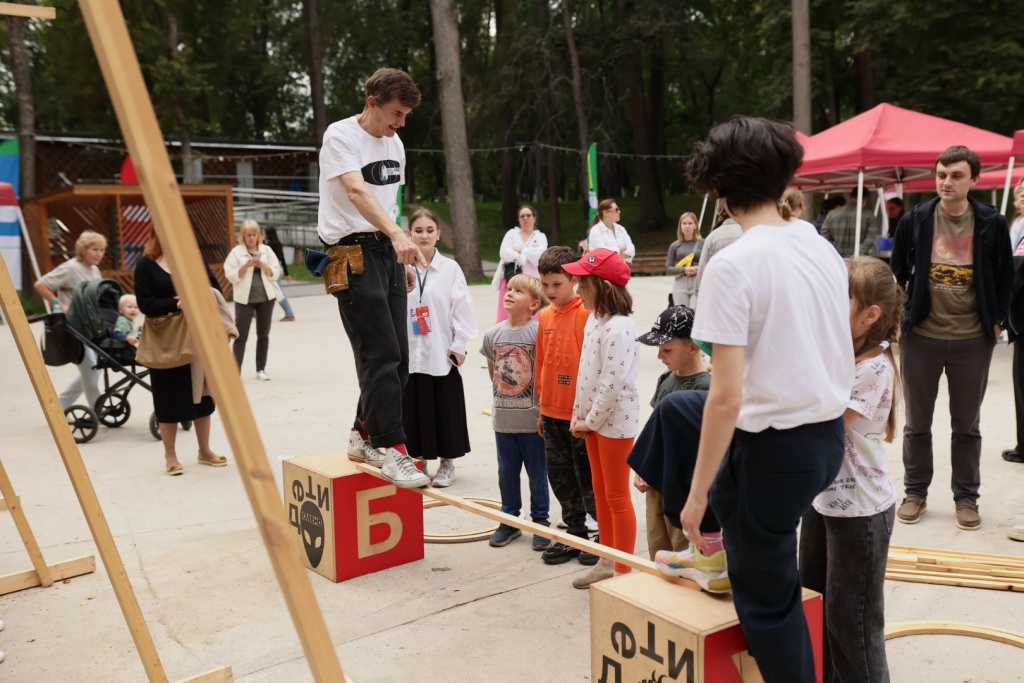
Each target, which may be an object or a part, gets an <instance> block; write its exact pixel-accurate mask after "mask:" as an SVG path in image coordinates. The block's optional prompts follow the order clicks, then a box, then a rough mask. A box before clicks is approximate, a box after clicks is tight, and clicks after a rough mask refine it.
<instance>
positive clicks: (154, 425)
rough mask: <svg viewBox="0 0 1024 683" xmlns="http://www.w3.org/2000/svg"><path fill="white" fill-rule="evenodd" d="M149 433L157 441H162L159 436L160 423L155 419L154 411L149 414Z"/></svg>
mask: <svg viewBox="0 0 1024 683" xmlns="http://www.w3.org/2000/svg"><path fill="white" fill-rule="evenodd" d="M149 433H150V434H152V435H153V438H154V439H156V440H157V441H163V438H162V437H161V436H160V423H159V422H157V421H156V413H155V412H154V413H153V414H152V415H150V416H149Z"/></svg>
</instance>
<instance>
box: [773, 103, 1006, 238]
mask: <svg viewBox="0 0 1024 683" xmlns="http://www.w3.org/2000/svg"><path fill="white" fill-rule="evenodd" d="M801 143H802V144H803V145H804V162H803V164H802V165H801V166H800V168H799V169H798V170H797V173H796V177H795V178H794V179H793V182H792V185H794V186H796V187H799V188H801V189H803V190H805V191H807V192H815V191H819V192H820V191H826V190H838V189H847V188H853V187H856V188H857V196H858V199H860V198H863V196H864V187H865V186H867V187H869V188H881V187H884V186H886V185H892V184H897V183H907V182H911V181H915V180H924V179H927V178H930V177H931V176H932V174H933V173H934V168H935V159H936V158H938V156H939V154H941V153H942V152H943V150H945V149H946V148H947V147H951V146H953V145H964V146H966V147H969V148H970V149H972V150H974V151H975V152H977V154H978V156H979V157H980V158H981V165H982V170H983V171H990V170H995V169H1002V168H1004V167H1005V166H1006V164H1007V158H1008V157H1009V156H1010V151H1011V149H1012V146H1013V140H1012V139H1011V138H1008V137H1006V136H1005V135H999V134H997V133H991V132H989V131H986V130H982V129H981V128H975V127H974V126H968V125H966V124H963V123H958V122H956V121H949V120H946V119H941V118H939V117H937V116H930V115H928V114H921V113H919V112H915V111H910V110H909V109H902V108H900V107H896V106H893V105H891V104H880V105H878V106H877V107H874V108H872V109H869V110H868V111H866V112H864V113H862V114H858V115H857V116H854V117H853V118H851V119H848V120H846V121H843V122H842V123H840V124H838V125H835V126H832V127H831V128H829V129H828V130H824V131H822V132H821V133H818V134H817V135H813V136H811V137H810V138H809V139H808V140H806V142H805V141H801ZM861 203H862V202H860V201H858V202H857V222H856V225H857V234H856V236H855V242H854V243H855V244H856V251H855V253H860V213H861Z"/></svg>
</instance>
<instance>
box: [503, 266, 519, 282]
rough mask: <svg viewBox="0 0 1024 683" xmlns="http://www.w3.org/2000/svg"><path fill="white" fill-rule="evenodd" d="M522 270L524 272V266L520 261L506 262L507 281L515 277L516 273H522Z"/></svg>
mask: <svg viewBox="0 0 1024 683" xmlns="http://www.w3.org/2000/svg"><path fill="white" fill-rule="evenodd" d="M521 272H523V268H522V266H520V265H519V264H518V263H516V262H514V261H513V262H512V263H506V264H505V282H508V281H509V280H511V279H512V278H514V277H515V276H516V275H519V273H521Z"/></svg>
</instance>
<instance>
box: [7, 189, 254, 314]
mask: <svg viewBox="0 0 1024 683" xmlns="http://www.w3.org/2000/svg"><path fill="white" fill-rule="evenodd" d="M181 193H182V198H183V199H184V200H185V209H186V211H187V212H188V216H189V220H190V221H191V223H192V230H193V231H194V232H195V235H196V241H198V242H199V250H200V252H201V253H202V255H203V260H204V261H205V262H206V263H207V264H208V265H209V266H210V269H211V270H212V271H213V273H214V274H215V275H216V276H217V279H218V280H219V281H220V284H221V287H222V288H223V289H224V295H225V296H230V294H231V286H230V283H228V282H227V280H226V279H225V278H224V259H226V258H227V255H228V252H229V251H231V249H232V247H234V245H235V231H234V208H233V200H232V195H231V188H230V187H226V186H215V185H200V186H183V187H182V188H181ZM25 215H26V219H27V220H28V222H29V229H30V231H31V232H32V234H33V238H32V241H33V246H34V248H35V250H36V254H37V257H38V258H39V265H40V268H41V269H42V270H43V272H49V271H50V270H51V269H52V268H53V267H55V266H56V265H58V264H60V263H62V262H63V261H66V260H67V259H69V258H74V256H75V241H76V240H77V239H78V237H79V236H80V235H81V234H82V232H83V231H85V230H93V231H95V232H98V233H100V234H101V235H103V236H104V237H106V238H107V253H106V255H105V256H104V258H103V261H102V262H101V263H100V270H101V271H102V272H103V276H104V277H109V278H112V279H115V280H117V281H118V282H120V283H121V286H122V288H123V289H124V290H125V291H126V292H132V291H134V289H135V282H134V281H135V266H136V265H137V264H138V262H139V260H140V259H141V258H143V254H142V250H143V247H144V246H145V243H146V240H147V239H148V237H149V234H150V230H151V229H152V222H151V220H150V216H149V209H148V208H147V207H146V203H145V200H144V199H143V197H142V195H141V194H139V189H138V187H137V186H130V185H110V186H106V185H75V186H73V187H68V188H65V189H63V190H58V191H56V192H51V193H48V194H45V195H41V196H39V197H36V198H35V199H32V200H29V201H28V202H26V210H25Z"/></svg>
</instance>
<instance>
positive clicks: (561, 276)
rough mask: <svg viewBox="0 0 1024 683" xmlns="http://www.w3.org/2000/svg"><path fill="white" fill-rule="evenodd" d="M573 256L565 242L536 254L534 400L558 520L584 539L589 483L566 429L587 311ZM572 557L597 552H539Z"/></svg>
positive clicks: (550, 560) (549, 559)
mask: <svg viewBox="0 0 1024 683" xmlns="http://www.w3.org/2000/svg"><path fill="white" fill-rule="evenodd" d="M577 260H578V257H577V256H576V254H575V253H573V251H572V249H570V248H569V247H551V248H550V249H548V250H546V251H545V252H544V253H543V254H541V256H540V260H539V262H538V264H537V269H538V270H539V271H540V281H541V284H542V285H543V287H544V294H545V296H547V297H548V299H549V300H550V301H551V305H550V306H549V307H547V308H545V309H544V310H543V311H541V314H540V329H539V330H538V333H537V360H536V367H535V377H536V378H537V385H536V386H537V403H538V404H539V405H540V417H539V418H538V420H537V433H539V434H540V435H541V436H543V437H544V449H545V451H546V453H547V459H548V481H549V482H550V483H551V490H552V491H554V493H555V498H557V499H558V502H559V504H560V505H561V506H562V519H563V520H564V521H565V524H566V526H567V527H568V530H569V533H570V534H573V535H575V536H579V537H580V538H587V537H588V536H587V527H586V519H587V514H588V513H589V514H590V516H591V518H593V519H596V518H597V509H596V507H595V505H594V486H593V484H592V483H591V479H590V461H589V460H588V459H587V445H586V442H585V441H584V440H583V439H577V438H576V437H575V436H573V435H572V434H570V433H569V426H570V423H571V420H572V406H573V401H574V400H575V397H576V375H577V372H578V371H579V367H580V350H581V349H582V348H583V327H584V325H586V322H587V317H588V316H589V315H590V311H588V310H587V309H585V308H584V307H583V301H582V300H581V299H580V297H579V296H578V295H577V294H576V292H575V290H574V289H573V278H572V276H571V275H568V274H567V273H566V272H565V271H564V270H562V266H563V265H564V264H566V263H575V262H576V261H577ZM573 558H576V559H577V560H579V562H580V563H581V564H585V565H594V564H596V563H597V559H598V558H597V556H596V555H592V554H590V553H583V552H580V551H579V550H577V549H576V548H573V547H570V546H567V545H565V544H563V543H555V544H554V545H552V546H551V547H550V548H548V549H547V550H545V551H544V554H543V555H542V559H543V560H544V562H545V563H546V564H563V563H565V562H568V561H569V560H571V559H573Z"/></svg>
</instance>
